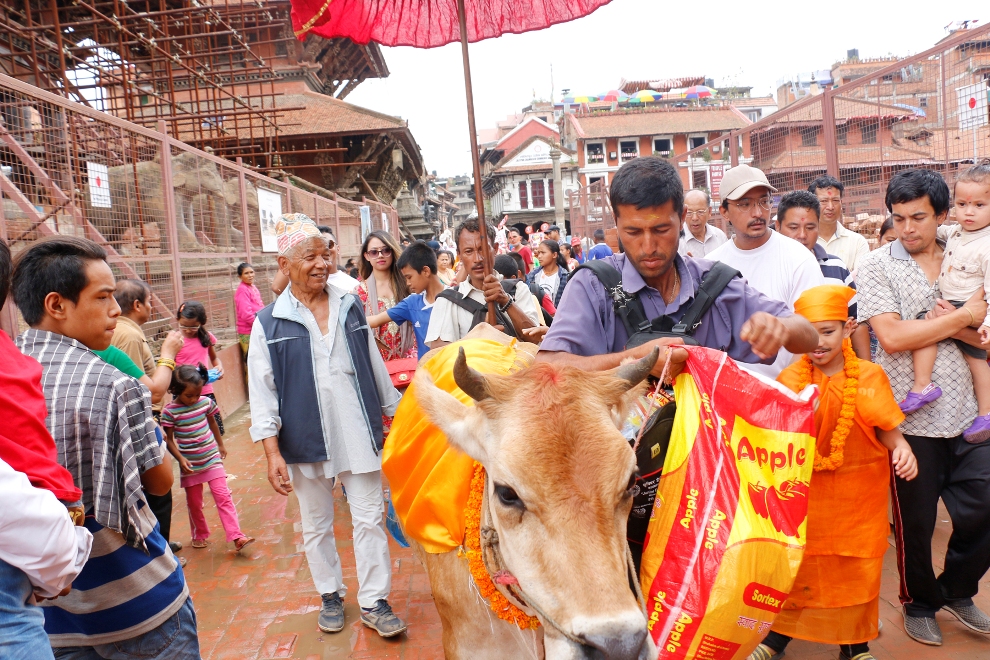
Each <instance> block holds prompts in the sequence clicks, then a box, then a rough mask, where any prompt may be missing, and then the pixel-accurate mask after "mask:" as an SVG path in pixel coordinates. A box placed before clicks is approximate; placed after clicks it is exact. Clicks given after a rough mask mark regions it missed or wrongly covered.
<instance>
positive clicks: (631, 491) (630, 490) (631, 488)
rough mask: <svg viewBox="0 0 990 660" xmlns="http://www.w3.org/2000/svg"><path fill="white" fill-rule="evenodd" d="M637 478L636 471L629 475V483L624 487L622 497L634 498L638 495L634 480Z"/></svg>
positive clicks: (637, 487)
mask: <svg viewBox="0 0 990 660" xmlns="http://www.w3.org/2000/svg"><path fill="white" fill-rule="evenodd" d="M637 477H639V472H638V471H633V473H632V474H630V475H629V483H628V484H627V485H626V490H625V492H624V493H623V497H636V496H637V495H639V486H637V485H636V478H637Z"/></svg>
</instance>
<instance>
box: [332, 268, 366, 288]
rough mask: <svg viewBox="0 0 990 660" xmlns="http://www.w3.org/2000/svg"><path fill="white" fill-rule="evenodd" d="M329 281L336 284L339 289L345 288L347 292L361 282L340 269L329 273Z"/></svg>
mask: <svg viewBox="0 0 990 660" xmlns="http://www.w3.org/2000/svg"><path fill="white" fill-rule="evenodd" d="M327 283H328V284H332V285H334V286H335V287H337V288H338V289H343V290H344V291H346V292H347V293H350V292H351V291H353V290H354V288H355V287H356V286H357V285H358V284H360V282H358V281H357V280H356V279H354V278H353V277H351V276H350V275H348V274H347V273H345V272H344V271H342V270H340V269H337V272H336V273H330V274H329V275H327Z"/></svg>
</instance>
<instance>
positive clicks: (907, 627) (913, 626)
mask: <svg viewBox="0 0 990 660" xmlns="http://www.w3.org/2000/svg"><path fill="white" fill-rule="evenodd" d="M964 623H965V622H964ZM904 632H906V633H907V635H908V637H910V638H911V639H913V640H914V641H916V642H921V643H922V644H928V645H929V646H942V631H941V630H940V629H939V627H938V622H937V621H936V620H935V617H933V616H911V615H910V614H908V613H907V612H904Z"/></svg>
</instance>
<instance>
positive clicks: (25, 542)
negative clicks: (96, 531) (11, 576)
mask: <svg viewBox="0 0 990 660" xmlns="http://www.w3.org/2000/svg"><path fill="white" fill-rule="evenodd" d="M0 502H3V506H0V560H3V561H5V562H7V563H8V564H10V565H11V566H13V567H14V568H19V569H20V570H22V571H24V574H25V575H27V578H28V580H29V581H30V582H31V585H32V586H34V587H35V588H36V589H37V590H38V591H39V592H41V594H42V595H44V596H48V597H52V596H57V595H58V594H59V592H60V591H62V589H64V588H65V587H67V586H68V585H70V584H71V583H72V581H73V580H75V579H76V577H77V576H78V575H79V573H80V572H81V571H82V569H83V565H84V564H85V563H86V560H87V559H89V553H90V550H91V549H92V547H93V535H92V534H90V532H89V530H88V529H86V528H85V527H76V526H75V525H73V524H72V519H71V518H69V512H68V510H67V509H66V508H65V506H64V505H63V504H62V503H61V502H59V501H58V500H57V499H56V498H55V496H54V495H52V493H51V492H50V491H47V490H44V489H41V488H35V487H34V486H32V485H31V482H30V481H28V478H27V475H25V474H24V473H22V472H17V471H16V470H14V468H12V467H10V466H9V465H8V464H7V463H6V462H4V461H3V460H0Z"/></svg>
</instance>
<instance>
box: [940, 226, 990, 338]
mask: <svg viewBox="0 0 990 660" xmlns="http://www.w3.org/2000/svg"><path fill="white" fill-rule="evenodd" d="M938 237H939V238H941V239H943V240H944V241H945V242H946V243H945V253H944V254H943V255H942V270H941V272H940V273H939V276H938V288H939V290H940V291H941V292H942V297H943V298H945V299H946V300H952V301H961V302H966V301H967V300H969V299H970V297H972V295H973V294H974V293H976V292H977V291H979V290H980V289H983V291H984V298H987V296H988V295H990V226H988V227H984V228H983V229H977V230H976V231H965V230H963V228H962V226H961V225H942V226H941V227H939V228H938ZM983 325H988V326H990V313H988V314H987V317H986V319H985V320H984V321H983Z"/></svg>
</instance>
